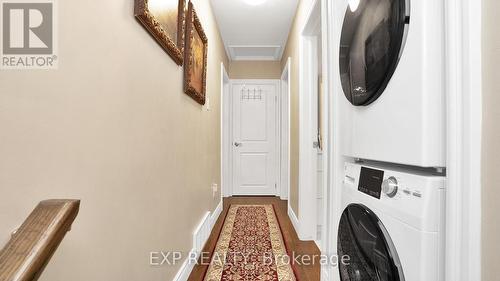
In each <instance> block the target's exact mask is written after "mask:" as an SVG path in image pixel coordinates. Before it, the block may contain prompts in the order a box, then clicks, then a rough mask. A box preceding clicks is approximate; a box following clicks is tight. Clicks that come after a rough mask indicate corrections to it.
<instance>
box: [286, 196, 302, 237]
mask: <svg viewBox="0 0 500 281" xmlns="http://www.w3.org/2000/svg"><path fill="white" fill-rule="evenodd" d="M288 217H289V218H290V221H291V222H292V225H293V228H294V229H295V232H296V233H297V236H298V237H299V239H300V240H303V239H302V236H303V235H302V231H301V229H300V222H299V219H298V218H297V215H295V212H294V211H293V209H292V207H291V206H290V204H288Z"/></svg>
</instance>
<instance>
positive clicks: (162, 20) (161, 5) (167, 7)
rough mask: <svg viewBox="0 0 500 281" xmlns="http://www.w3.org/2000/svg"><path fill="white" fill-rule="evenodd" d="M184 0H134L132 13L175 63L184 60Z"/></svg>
mask: <svg viewBox="0 0 500 281" xmlns="http://www.w3.org/2000/svg"><path fill="white" fill-rule="evenodd" d="M185 9H186V0H135V7H134V15H135V17H136V18H137V20H138V21H139V22H140V23H141V24H142V25H143V26H144V27H145V28H146V29H147V30H148V31H149V33H151V35H152V36H153V37H154V38H155V39H156V41H157V42H158V43H159V44H160V46H161V47H162V48H163V49H164V50H165V51H166V52H167V53H168V54H169V55H170V57H171V58H172V59H173V60H174V61H175V63H176V64H178V65H182V64H183V61H184V55H183V53H184V29H185V27H184V26H185V25H184V22H185V14H186V13H185Z"/></svg>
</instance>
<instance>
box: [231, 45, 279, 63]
mask: <svg viewBox="0 0 500 281" xmlns="http://www.w3.org/2000/svg"><path fill="white" fill-rule="evenodd" d="M238 48H255V49H259V48H261V49H262V48H265V49H274V54H273V55H269V56H237V55H236V54H235V49H238ZM227 49H228V50H229V55H230V57H231V60H232V61H280V59H281V54H282V53H283V47H282V46H280V45H229V46H228V47H227Z"/></svg>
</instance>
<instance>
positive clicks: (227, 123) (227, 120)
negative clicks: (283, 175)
mask: <svg viewBox="0 0 500 281" xmlns="http://www.w3.org/2000/svg"><path fill="white" fill-rule="evenodd" d="M242 83H243V84H244V83H256V84H270V85H274V86H275V89H276V95H277V96H279V94H280V79H230V80H229V85H230V86H229V93H228V96H229V100H230V101H228V103H229V105H228V106H229V115H228V116H227V118H225V120H223V126H229V138H230V141H229V142H228V144H227V147H226V148H227V149H228V150H229V158H230V159H229V163H231V165H230V168H229V169H228V170H229V171H228V174H229V178H230V179H231V181H230V183H231V185H230V187H229V188H228V192H227V194H226V195H225V196H226V197H230V196H233V195H234V191H233V184H232V182H233V168H232V166H233V159H234V155H233V149H232V145H233V139H234V137H233V129H232V127H233V126H232V107H233V105H232V95H231V93H232V91H233V90H232V89H233V85H234V84H242ZM279 103H280V99H278V100H277V102H276V104H275V112H276V114H278V111H279ZM276 116H277V115H276ZM275 119H276V120H275V122H276V124H277V125H276V126H275V136H276V137H275V142H276V147H275V150H276V159H275V163H274V165H275V169H276V170H275V175H276V179H275V180H276V183H278V182H279V172H280V170H279V153H278V152H279V151H280V150H281V144H280V142H279V139H278V138H277V136H279V128H280V127H279V122H278V121H279V119H277V118H275ZM238 195H255V194H238ZM262 195H264V196H265V195H275V196H279V193H278V189H277V188H276V190H275V192H274V193H273V194H262Z"/></svg>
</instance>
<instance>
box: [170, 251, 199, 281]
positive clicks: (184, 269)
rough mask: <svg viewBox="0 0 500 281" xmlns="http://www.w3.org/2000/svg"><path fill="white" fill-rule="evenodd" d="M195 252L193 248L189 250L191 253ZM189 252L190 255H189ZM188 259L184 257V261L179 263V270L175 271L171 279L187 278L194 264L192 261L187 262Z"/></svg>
mask: <svg viewBox="0 0 500 281" xmlns="http://www.w3.org/2000/svg"><path fill="white" fill-rule="evenodd" d="M193 252H195V250H194V249H193V250H191V253H193ZM191 253H190V255H191ZM189 261H190V259H189V258H186V259H185V260H184V262H183V263H182V265H181V268H180V269H179V271H177V274H176V275H175V277H174V279H172V281H187V280H188V279H189V275H191V271H193V268H194V266H195V264H194V263H190V262H189Z"/></svg>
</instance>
